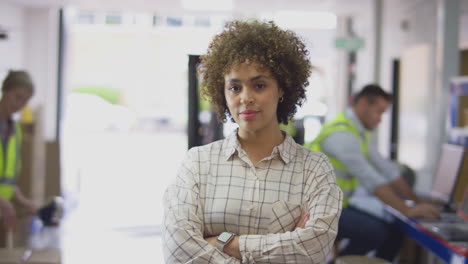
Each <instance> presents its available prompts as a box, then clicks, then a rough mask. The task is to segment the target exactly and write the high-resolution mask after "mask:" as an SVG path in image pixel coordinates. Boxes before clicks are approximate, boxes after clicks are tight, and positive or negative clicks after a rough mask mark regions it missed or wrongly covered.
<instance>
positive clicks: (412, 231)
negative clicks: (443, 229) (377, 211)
mask: <svg viewBox="0 0 468 264" xmlns="http://www.w3.org/2000/svg"><path fill="white" fill-rule="evenodd" d="M386 210H387V211H388V212H389V213H390V214H392V215H393V216H394V217H395V219H396V220H395V221H396V224H397V225H398V227H399V228H400V229H401V230H402V231H403V232H404V233H405V234H406V235H407V236H409V237H411V238H412V239H413V240H415V241H416V242H417V243H418V244H420V245H421V246H422V247H424V248H426V249H428V250H429V251H431V252H432V253H434V254H435V255H437V256H438V257H439V258H441V259H442V260H444V261H445V262H447V263H449V264H468V248H465V247H462V246H457V245H454V244H451V243H449V242H448V241H446V240H444V239H442V238H439V237H436V236H435V235H433V234H431V233H429V232H428V231H426V230H424V228H423V227H422V226H421V225H420V224H419V223H418V221H417V220H416V219H413V218H408V217H406V216H405V215H403V214H402V213H400V212H399V211H397V210H395V209H393V208H392V207H389V206H386Z"/></svg>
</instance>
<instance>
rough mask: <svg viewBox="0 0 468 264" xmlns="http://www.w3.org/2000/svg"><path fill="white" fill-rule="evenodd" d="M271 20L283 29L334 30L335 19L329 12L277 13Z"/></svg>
mask: <svg viewBox="0 0 468 264" xmlns="http://www.w3.org/2000/svg"><path fill="white" fill-rule="evenodd" d="M273 20H274V21H275V22H276V23H277V24H278V25H279V26H281V27H285V28H314V29H335V28H336V20H337V19H336V15H335V14H333V13H330V12H307V11H279V12H276V13H275V14H274V15H273Z"/></svg>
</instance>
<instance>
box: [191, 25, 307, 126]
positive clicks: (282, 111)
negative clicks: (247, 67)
mask: <svg viewBox="0 0 468 264" xmlns="http://www.w3.org/2000/svg"><path fill="white" fill-rule="evenodd" d="M308 54H309V52H308V51H307V49H306V47H305V45H304V43H303V42H302V40H301V39H300V38H299V37H298V36H297V35H296V34H295V33H294V32H292V31H290V30H282V29H280V28H279V27H278V26H277V25H275V23H274V22H272V21H270V22H267V23H263V22H259V21H252V22H244V21H232V22H228V23H227V24H226V26H225V28H224V31H223V32H221V33H220V34H218V35H216V36H215V37H214V39H213V41H212V42H211V44H210V46H209V47H208V52H207V54H206V55H204V56H201V66H200V73H201V75H202V76H203V80H202V95H203V96H205V97H207V98H208V99H209V100H210V101H211V103H212V105H213V107H214V110H215V111H216V112H217V114H218V119H219V120H221V121H223V122H225V121H226V116H227V115H229V116H230V115H231V114H230V112H229V109H228V107H227V104H226V98H225V97H224V76H225V75H226V74H228V73H229V71H230V70H231V69H232V67H234V66H236V65H239V64H240V63H243V62H245V61H247V60H248V61H250V62H254V63H255V64H257V65H259V67H261V68H262V70H269V71H270V72H271V73H272V75H273V76H274V77H275V79H276V80H277V82H278V86H279V87H280V89H281V90H282V91H283V92H284V95H283V100H282V101H281V102H279V104H278V108H277V111H276V112H277V118H278V122H280V123H284V124H287V123H288V120H289V119H290V118H292V117H293V116H294V114H295V113H296V111H297V106H301V105H302V103H303V102H304V100H305V87H306V86H308V85H309V82H308V77H309V75H310V72H311V69H312V66H311V64H310V62H309V59H308ZM231 119H232V118H231Z"/></svg>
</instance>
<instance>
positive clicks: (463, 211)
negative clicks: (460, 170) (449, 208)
mask: <svg viewBox="0 0 468 264" xmlns="http://www.w3.org/2000/svg"><path fill="white" fill-rule="evenodd" d="M457 214H458V216H460V217H461V218H463V219H465V220H468V188H466V190H465V195H464V197H463V200H462V201H461V203H460V206H459V207H458V211H457Z"/></svg>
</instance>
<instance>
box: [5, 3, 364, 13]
mask: <svg viewBox="0 0 468 264" xmlns="http://www.w3.org/2000/svg"><path fill="white" fill-rule="evenodd" d="M0 1H8V2H11V3H15V4H18V5H22V6H28V7H45V6H60V7H64V6H68V7H77V8H82V9H97V10H109V11H122V10H125V11H145V12H148V11H149V12H180V11H184V10H183V9H182V6H181V0H0ZM233 1H234V12H243V13H248V12H266V11H278V10H302V11H331V12H334V13H337V14H355V13H359V12H362V11H363V9H364V10H368V9H367V8H369V5H370V3H371V2H372V1H373V0H233Z"/></svg>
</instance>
